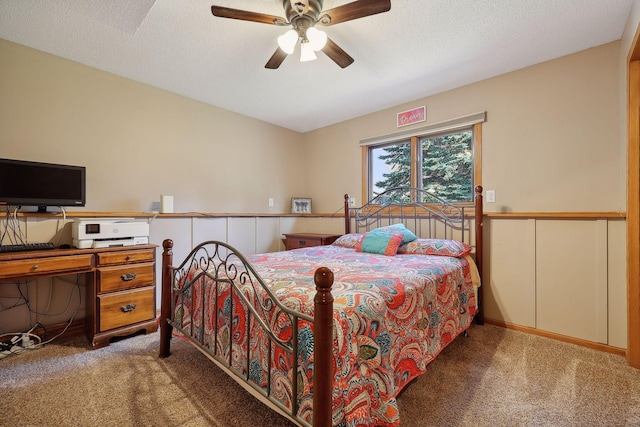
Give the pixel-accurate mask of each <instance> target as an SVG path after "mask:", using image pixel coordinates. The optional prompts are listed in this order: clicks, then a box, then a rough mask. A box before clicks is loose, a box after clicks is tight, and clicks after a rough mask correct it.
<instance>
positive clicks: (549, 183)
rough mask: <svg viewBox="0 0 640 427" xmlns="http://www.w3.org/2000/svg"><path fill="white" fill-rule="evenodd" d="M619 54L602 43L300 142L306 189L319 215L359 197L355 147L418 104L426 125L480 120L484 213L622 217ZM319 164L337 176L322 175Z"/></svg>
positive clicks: (617, 46) (311, 135)
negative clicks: (482, 115) (489, 193)
mask: <svg viewBox="0 0 640 427" xmlns="http://www.w3.org/2000/svg"><path fill="white" fill-rule="evenodd" d="M619 54H620V43H619V42H614V43H610V44H607V45H604V46H600V47H597V48H593V49H589V50H587V51H583V52H580V53H577V54H574V55H570V56H566V57H563V58H560V59H557V60H554V61H549V62H545V63H542V64H538V65H535V66H532V67H528V68H525V69H522V70H518V71H514V72H512V73H508V74H504V75H502V76H498V77H495V78H492V79H489V80H485V81H482V82H479V83H475V84H472V85H469V86H464V87H461V88H458V89H455V90H452V91H449V92H445V93H441V94H438V95H434V96H431V97H428V98H423V99H418V100H416V101H415V102H412V103H410V104H404V105H399V106H397V107H394V108H391V109H387V110H384V111H380V112H377V113H374V114H370V115H367V116H363V117H360V118H357V119H353V120H349V121H347V122H343V123H340V124H337V125H334V126H330V127H326V128H323V129H320V130H317V131H314V132H310V133H308V134H305V135H304V141H305V156H306V159H305V160H306V162H305V163H306V164H308V165H309V172H308V173H307V175H306V179H307V183H306V188H307V191H308V193H309V194H311V195H312V196H313V197H314V203H316V201H317V205H319V206H320V208H321V209H322V210H324V211H331V209H332V208H334V207H335V206H336V201H335V199H336V196H335V195H336V193H338V194H339V193H345V192H349V193H352V194H356V195H358V197H361V170H362V168H361V163H362V161H361V154H360V149H359V146H358V143H359V141H360V140H361V139H365V138H368V137H373V136H379V135H387V134H392V133H393V132H397V129H396V127H395V119H396V113H397V112H400V111H403V110H406V109H408V108H411V107H415V106H420V105H426V107H427V124H429V123H437V122H440V121H444V120H449V119H452V118H456V117H460V116H465V115H468V114H471V113H475V112H479V111H486V112H487V122H486V123H485V124H484V125H483V127H482V144H483V147H482V175H483V177H482V181H483V182H482V184H483V186H484V188H485V189H493V190H495V191H496V203H495V204H486V206H485V210H486V211H489V212H500V211H507V212H509V211H513V212H527V211H528V212H546V211H556V212H557V211H570V212H573V211H624V209H625V181H624V179H625V178H624V176H623V175H621V174H620V173H619V171H620V169H621V168H622V169H623V170H624V167H625V165H624V164H623V163H621V153H623V152H624V150H625V145H624V144H623V141H622V138H621V131H620V127H619V118H620V114H621V106H620V101H619V100H620V93H619V83H620V74H619V62H618V58H619ZM424 125H425V123H421V124H418V125H415V127H420V126H424ZM406 130H408V129H407V128H402V131H403V132H404V131H406ZM327 164H336V166H335V170H337V171H338V170H340V171H342V170H344V171H345V172H344V173H339V174H338V173H332V174H323V172H322V167H323V165H327ZM320 177H322V179H319V178H320Z"/></svg>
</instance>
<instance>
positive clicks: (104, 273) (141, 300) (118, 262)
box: [0, 245, 158, 348]
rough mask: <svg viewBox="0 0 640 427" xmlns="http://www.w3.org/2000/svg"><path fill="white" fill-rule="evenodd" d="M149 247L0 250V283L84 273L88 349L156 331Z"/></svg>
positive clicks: (151, 248) (153, 258)
mask: <svg viewBox="0 0 640 427" xmlns="http://www.w3.org/2000/svg"><path fill="white" fill-rule="evenodd" d="M155 262H156V246H155V245H138V246H126V247H117V248H103V249H51V250H44V251H29V252H13V253H2V254H0V281H6V280H24V279H28V278H35V277H44V276H62V275H67V274H80V273H86V274H87V317H86V318H85V327H86V332H87V336H88V337H89V340H91V343H92V345H93V347H94V348H99V347H104V346H106V345H109V340H110V339H111V338H113V337H117V336H127V335H131V334H133V333H136V332H139V331H142V330H144V331H145V332H146V333H151V332H155V331H156V330H157V329H158V325H157V323H156V291H155V288H156V280H155V276H156V275H155Z"/></svg>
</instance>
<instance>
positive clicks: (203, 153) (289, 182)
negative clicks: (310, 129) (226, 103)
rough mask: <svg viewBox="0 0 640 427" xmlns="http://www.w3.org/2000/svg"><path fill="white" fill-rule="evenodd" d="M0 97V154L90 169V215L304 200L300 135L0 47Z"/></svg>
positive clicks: (238, 208)
mask: <svg viewBox="0 0 640 427" xmlns="http://www.w3.org/2000/svg"><path fill="white" fill-rule="evenodd" d="M0 94H1V95H0V129H2V132H0V157H7V158H18V159H25V160H33V161H45V162H53V163H56V162H57V163H63V164H77V165H82V166H86V167H87V206H86V208H85V209H86V210H88V211H123V212H125V211H137V212H145V211H146V212H149V211H150V210H151V206H152V203H153V202H159V200H160V194H168V195H173V196H174V209H175V210H176V211H177V212H191V211H195V212H284V211H285V210H286V209H288V207H289V203H290V197H291V196H292V195H297V194H304V191H303V190H304V187H303V182H302V180H300V179H298V177H299V176H300V175H301V174H302V173H303V170H304V169H303V167H302V164H301V163H300V162H299V159H300V158H301V157H302V147H301V145H300V144H299V139H300V134H298V133H296V132H292V131H289V130H286V129H283V128H280V127H277V126H273V125H270V124H267V123H265V122H261V121H258V120H254V119H251V118H248V117H245V116H242V115H239V114H235V113H232V112H229V111H226V110H223V109H220V108H215V107H212V106H209V105H206V104H203V103H200V102H197V101H193V100H190V99H187V98H184V97H182V96H178V95H175V94H172V93H169V92H166V91H163V90H159V89H156V88H153V87H150V86H146V85H143V84H140V83H137V82H134V81H131V80H127V79H124V78H121V77H117V76H114V75H112V74H109V73H106V72H103V71H99V70H96V69H93V68H90V67H86V66H83V65H80V64H78V63H75V62H72V61H68V60H65V59H62V58H58V57H55V56H53V55H49V54H46V53H43V52H40V51H36V50H33V49H30V48H26V47H23V46H20V45H17V44H14V43H10V42H8V41H4V40H0ZM247 102H250V100H248V101H247ZM269 198H273V199H274V200H275V203H274V204H275V206H274V207H272V208H269V207H268V199H269Z"/></svg>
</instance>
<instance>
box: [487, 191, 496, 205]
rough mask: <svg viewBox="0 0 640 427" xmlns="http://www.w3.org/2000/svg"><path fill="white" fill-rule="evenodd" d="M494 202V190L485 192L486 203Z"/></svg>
mask: <svg viewBox="0 0 640 427" xmlns="http://www.w3.org/2000/svg"><path fill="white" fill-rule="evenodd" d="M495 202H496V190H487V203H495Z"/></svg>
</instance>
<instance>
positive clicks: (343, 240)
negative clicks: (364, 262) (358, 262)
mask: <svg viewBox="0 0 640 427" xmlns="http://www.w3.org/2000/svg"><path fill="white" fill-rule="evenodd" d="M361 239H362V234H360V233H350V234H344V235H342V236H340V237H338V238H337V239H336V240H335V241H334V242H333V243H332V245H335V246H340V247H342V248H353V249H355V247H356V246H358V243H360V240H361Z"/></svg>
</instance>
